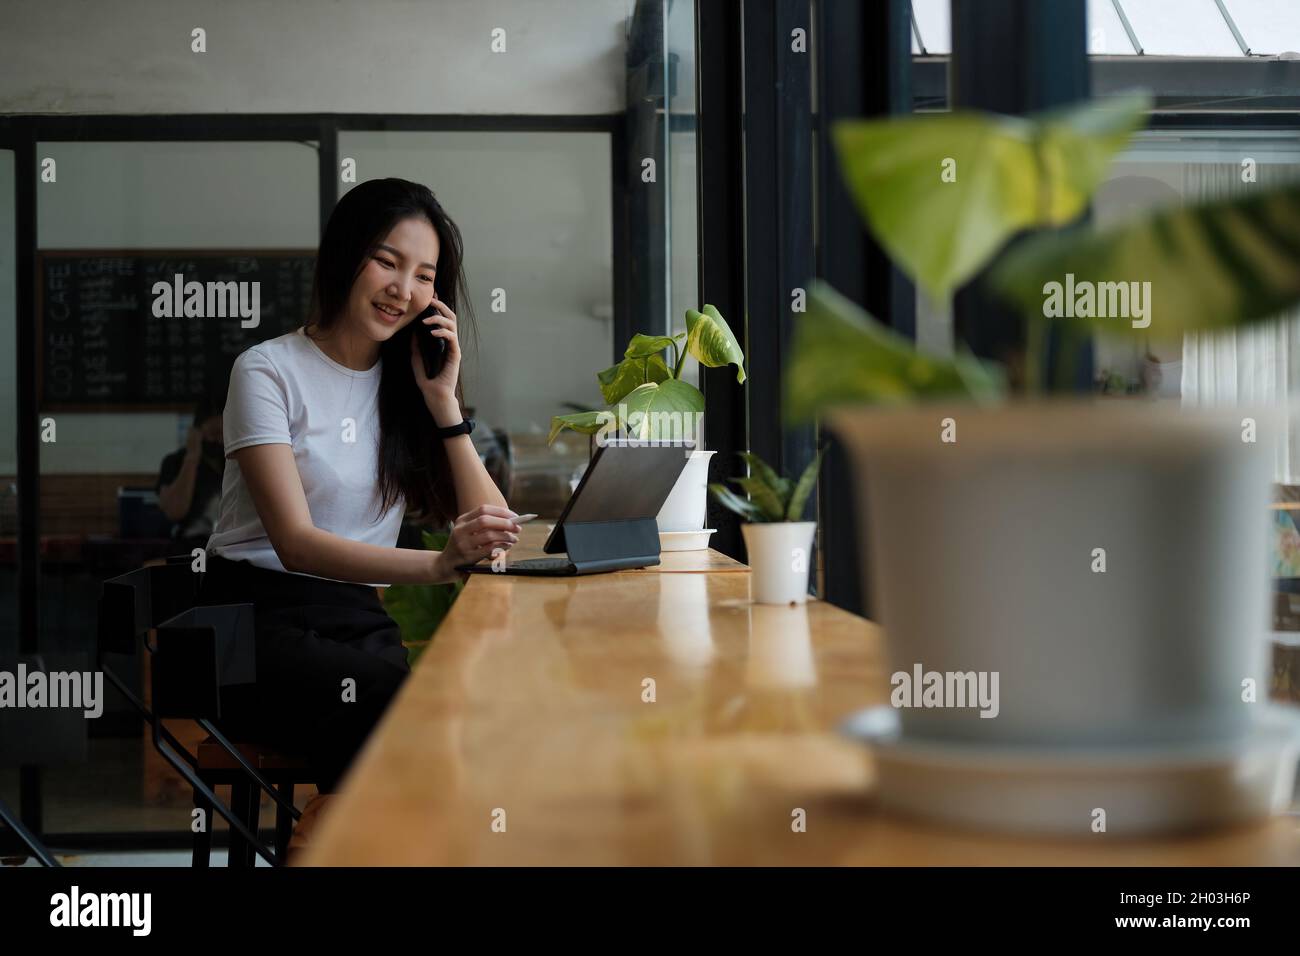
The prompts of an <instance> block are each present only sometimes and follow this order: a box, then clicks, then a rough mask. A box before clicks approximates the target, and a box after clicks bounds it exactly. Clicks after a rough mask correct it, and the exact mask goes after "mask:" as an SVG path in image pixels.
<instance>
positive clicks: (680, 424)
mask: <svg viewBox="0 0 1300 956" xmlns="http://www.w3.org/2000/svg"><path fill="white" fill-rule="evenodd" d="M621 404H622V405H624V406H625V407H626V409H627V412H626V418H625V420H624V421H623V423H622V424H623V426H624V427H625V428H626V429H627V430H628V432H629V434H631V435H632V437H635V438H642V439H660V440H674V439H679V438H690V437H692V436H694V435H696V434H697V431H696V429H695V417H694V416H695V413H697V412H703V411H704V396H703V395H702V394H700V390H699V389H698V388H696V387H695V386H694V385H691V384H689V383H687V382H679V381H678V380H677V379H675V378H670V379H665V380H664V381H662V382H648V383H646V384H645V385H639V386H637V387H636V388H634V389H633V390H632V391H631V392H629V393H628V394H627V396H626V397H625V398H624V399H623V401H622V403H621Z"/></svg>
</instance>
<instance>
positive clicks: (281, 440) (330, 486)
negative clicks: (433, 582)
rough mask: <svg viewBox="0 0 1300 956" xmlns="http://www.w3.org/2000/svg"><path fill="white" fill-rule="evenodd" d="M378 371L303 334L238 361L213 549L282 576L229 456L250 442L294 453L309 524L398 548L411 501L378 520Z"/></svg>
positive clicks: (402, 502)
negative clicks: (351, 363)
mask: <svg viewBox="0 0 1300 956" xmlns="http://www.w3.org/2000/svg"><path fill="white" fill-rule="evenodd" d="M381 366H382V360H380V361H379V362H377V363H375V365H374V366H373V367H372V368H370V369H367V370H366V371H364V372H358V371H354V370H353V369H350V368H347V367H346V366H344V365H340V364H339V363H338V362H335V361H334V360H333V359H331V358H330V357H329V356H327V355H326V354H325V353H324V352H322V351H321V349H320V346H318V345H317V344H316V343H315V342H313V341H312V340H311V339H309V338H308V337H307V336H306V335H305V334H304V333H303V330H302V329H301V328H298V329H296V330H294V331H293V332H288V333H286V334H284V335H281V336H279V337H278V338H274V339H268V340H267V341H265V342H260V343H258V344H257V345H254V346H252V347H251V348H249V349H247V350H246V351H244V352H243V353H241V354H240V356H239V357H238V358H237V359H235V363H234V367H233V369H232V370H231V373H230V388H229V391H228V392H227V395H226V409H225V413H224V415H223V421H222V428H223V430H224V432H225V440H226V459H227V460H226V470H225V475H224V477H223V479H222V483H221V514H220V516H219V517H218V518H217V523H216V525H215V527H214V528H213V531H212V536H211V537H210V538H209V539H208V545H207V550H208V552H209V553H211V554H219V555H221V556H222V557H223V558H227V559H229V560H231V561H248V562H250V563H252V564H254V565H256V566H257V567H260V568H270V569H272V570H275V571H284V570H285V567H284V564H283V563H282V562H281V561H280V558H279V556H278V555H277V554H276V553H275V549H274V548H273V547H272V546H271V540H270V538H268V537H267V535H266V529H265V528H264V527H263V526H262V521H261V519H260V518H259V517H258V516H257V508H256V507H254V505H253V499H252V496H251V495H250V494H249V492H248V485H247V484H246V483H245V481H244V476H243V475H242V474H241V472H240V470H239V462H238V461H236V460H235V459H233V458H231V457H230V456H231V454H232V453H234V452H236V451H238V450H239V449H241V448H247V447H248V446H249V445H264V444H277V443H278V444H284V445H290V446H292V448H293V457H294V460H295V461H296V462H297V464H298V474H299V476H300V477H301V478H302V487H303V491H304V492H306V494H307V507H308V508H309V509H310V511H311V520H312V524H314V525H315V526H316V527H317V528H320V529H321V530H322V531H328V532H330V533H331V534H336V535H339V536H340V537H343V538H350V539H351V540H353V541H363V542H365V543H367V544H376V545H381V546H383V547H386V548H392V547H396V546H397V535H398V532H399V531H400V530H401V525H402V517H403V516H404V514H405V512H406V504H405V500H404V499H403V498H401V497H399V498H398V501H397V503H396V504H395V505H394V506H393V507H391V508H390V509H389V510H388V511H387V512H386V513H384V514H382V516H381V517H379V519H378V520H375V516H376V514H377V511H376V509H377V507H378V504H379V500H380V493H379V486H378V471H379V461H378V454H379V446H378V442H379V376H380V371H381ZM290 573H302V572H290ZM307 577H317V578H319V577H320V575H310V574H309V575H307ZM326 580H333V579H326ZM371 583H372V584H373V586H375V587H387V586H388V585H387V584H384V583H377V582H371Z"/></svg>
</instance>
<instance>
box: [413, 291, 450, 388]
mask: <svg viewBox="0 0 1300 956" xmlns="http://www.w3.org/2000/svg"><path fill="white" fill-rule="evenodd" d="M437 314H438V310H437V309H436V308H434V307H433V305H432V304H431V305H430V306H429V307H428V308H427V309H425V310H424V311H423V312H421V313H420V314H419V316H418V317H416V320H415V321H414V322H412V323H411V329H412V333H411V334H412V335H414V336H415V337H416V343H417V344H418V345H419V346H420V356H421V357H422V358H423V359H424V374H425V375H426V376H427V377H429V378H435V377H437V375H438V373H439V372H441V371H442V366H443V363H444V362H446V361H447V340H446V339H444V338H442V337H440V336H436V335H430V334H429V333H430V331H431V327H430V326H427V325H425V324H424V320H425V319H427V318H428V317H429V316H431V315H437Z"/></svg>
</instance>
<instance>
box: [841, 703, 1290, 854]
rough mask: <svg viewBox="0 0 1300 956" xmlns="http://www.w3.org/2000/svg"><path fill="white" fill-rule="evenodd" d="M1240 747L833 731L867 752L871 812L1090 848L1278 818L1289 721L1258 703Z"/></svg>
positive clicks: (847, 724) (872, 725)
mask: <svg viewBox="0 0 1300 956" xmlns="http://www.w3.org/2000/svg"><path fill="white" fill-rule="evenodd" d="M1258 706H1259V707H1260V714H1259V719H1258V721H1257V723H1256V725H1255V727H1254V728H1253V729H1252V730H1251V731H1250V732H1249V734H1248V735H1247V736H1246V737H1244V738H1241V739H1237V740H1226V741H1217V742H1210V743H1198V744H1183V745H1161V746H1153V745H1148V746H1143V747H1132V748H1122V749H1121V748H1107V749H1100V748H1099V749H1092V750H1064V749H1045V748H1029V747H1014V746H1005V747H993V746H988V745H985V744H979V743H973V742H972V743H969V744H966V743H953V742H949V741H938V740H918V739H911V740H905V739H903V738H902V737H901V736H900V734H899V720H898V712H897V711H895V710H894V709H893V708H892V707H887V706H884V707H873V708H870V709H868V710H863V711H859V712H858V713H856V714H853V715H852V716H850V717H849V718H847V719H846V720H845V721H844V722H843V723H842V724H841V725H840V729H841V730H842V732H843V733H845V734H846V735H847V736H849V737H852V738H853V739H855V740H857V741H860V742H862V743H865V744H868V745H870V747H871V749H872V753H873V756H874V758H875V764H876V772H877V792H878V795H879V799H880V803H881V806H882V807H884V808H886V809H888V810H892V811H895V812H898V813H904V814H908V815H911V816H917V817H923V818H926V819H929V820H936V821H939V822H942V823H949V824H956V825H959V826H966V827H976V828H979V829H982V830H1002V831H1012V832H1019V833H1035V834H1053V835H1058V836H1079V837H1096V836H1100V835H1102V834H1101V833H1099V832H1096V831H1095V830H1094V820H1096V819H1098V815H1097V814H1096V813H1095V811H1096V810H1097V809H1098V808H1100V809H1103V810H1105V826H1106V829H1105V833H1107V834H1112V835H1114V834H1123V835H1126V836H1132V835H1138V834H1153V833H1163V832H1171V831H1177V830H1190V829H1196V828H1203V827H1208V826H1219V825H1225V824H1234V823H1242V822H1245V821H1248V820H1256V819H1260V818H1263V817H1267V816H1269V815H1270V814H1273V813H1277V812H1279V811H1281V810H1283V809H1285V808H1286V807H1287V806H1288V805H1289V804H1290V801H1291V798H1292V792H1293V789H1294V787H1295V771H1296V757H1297V754H1298V753H1300V716H1297V712H1296V711H1295V710H1294V709H1287V708H1282V707H1271V706H1269V705H1265V704H1260V705H1258Z"/></svg>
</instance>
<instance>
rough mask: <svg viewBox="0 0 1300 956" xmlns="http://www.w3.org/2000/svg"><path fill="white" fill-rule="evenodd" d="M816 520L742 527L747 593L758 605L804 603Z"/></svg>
mask: <svg viewBox="0 0 1300 956" xmlns="http://www.w3.org/2000/svg"><path fill="white" fill-rule="evenodd" d="M816 532H817V522H816V521H781V522H774V523H771V524H748V523H746V524H742V525H741V526H740V533H741V534H742V535H743V536H744V538H745V552H746V554H747V555H748V558H749V568H750V575H749V593H750V597H751V598H753V599H754V601H755V602H756V603H758V604H803V603H804V602H805V601H807V600H808V562H809V560H810V557H811V554H812V545H813V535H814V534H816Z"/></svg>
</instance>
